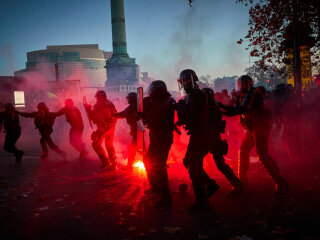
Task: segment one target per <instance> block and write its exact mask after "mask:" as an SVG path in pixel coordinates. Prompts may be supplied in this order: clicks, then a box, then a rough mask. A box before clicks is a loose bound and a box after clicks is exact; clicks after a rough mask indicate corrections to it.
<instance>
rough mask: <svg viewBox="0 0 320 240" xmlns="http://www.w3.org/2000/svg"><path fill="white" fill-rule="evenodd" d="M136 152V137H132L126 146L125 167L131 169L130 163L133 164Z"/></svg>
mask: <svg viewBox="0 0 320 240" xmlns="http://www.w3.org/2000/svg"><path fill="white" fill-rule="evenodd" d="M136 153H137V138H136V137H132V140H131V143H130V145H129V147H128V163H127V167H128V168H129V169H132V165H133V164H134V161H135V158H136Z"/></svg>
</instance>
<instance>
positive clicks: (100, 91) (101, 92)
mask: <svg viewBox="0 0 320 240" xmlns="http://www.w3.org/2000/svg"><path fill="white" fill-rule="evenodd" d="M95 97H103V98H107V94H106V92H105V91H103V90H99V91H98V92H97V93H96V95H95Z"/></svg>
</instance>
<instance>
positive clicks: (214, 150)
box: [210, 132, 241, 188]
mask: <svg viewBox="0 0 320 240" xmlns="http://www.w3.org/2000/svg"><path fill="white" fill-rule="evenodd" d="M221 147H222V139H221V136H220V133H219V132H211V134H210V152H211V154H212V156H213V159H214V161H215V164H216V166H217V168H218V170H219V171H220V172H221V173H222V174H223V175H224V176H225V177H226V178H227V180H228V181H229V182H230V183H231V185H232V186H233V187H236V188H237V187H240V185H241V183H240V180H239V178H237V177H236V175H235V174H234V172H233V170H232V169H231V167H230V166H229V165H228V164H226V162H225V159H224V156H223V152H222V151H221Z"/></svg>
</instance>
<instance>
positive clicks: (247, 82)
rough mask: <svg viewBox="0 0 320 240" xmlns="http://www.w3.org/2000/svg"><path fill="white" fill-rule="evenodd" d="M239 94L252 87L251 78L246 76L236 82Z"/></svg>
mask: <svg viewBox="0 0 320 240" xmlns="http://www.w3.org/2000/svg"><path fill="white" fill-rule="evenodd" d="M237 84H238V87H239V89H240V92H246V91H248V90H249V89H250V88H251V87H252V86H253V81H252V78H251V77H250V76H248V75H243V76H241V77H240V78H239V79H238V81H237Z"/></svg>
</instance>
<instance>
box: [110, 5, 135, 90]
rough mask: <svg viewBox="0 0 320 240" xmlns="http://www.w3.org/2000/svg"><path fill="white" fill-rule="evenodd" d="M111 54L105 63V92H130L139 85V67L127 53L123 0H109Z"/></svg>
mask: <svg viewBox="0 0 320 240" xmlns="http://www.w3.org/2000/svg"><path fill="white" fill-rule="evenodd" d="M110 5H111V24H112V47H113V54H112V57H111V58H110V59H108V60H107V62H106V69H107V81H106V88H107V91H121V90H122V89H125V88H128V87H129V90H130V91H132V90H134V89H135V88H134V87H136V86H137V84H138V83H139V66H138V65H137V64H136V61H135V59H134V58H130V57H129V55H128V52H127V40H126V26H125V17H124V3H123V0H110Z"/></svg>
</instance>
